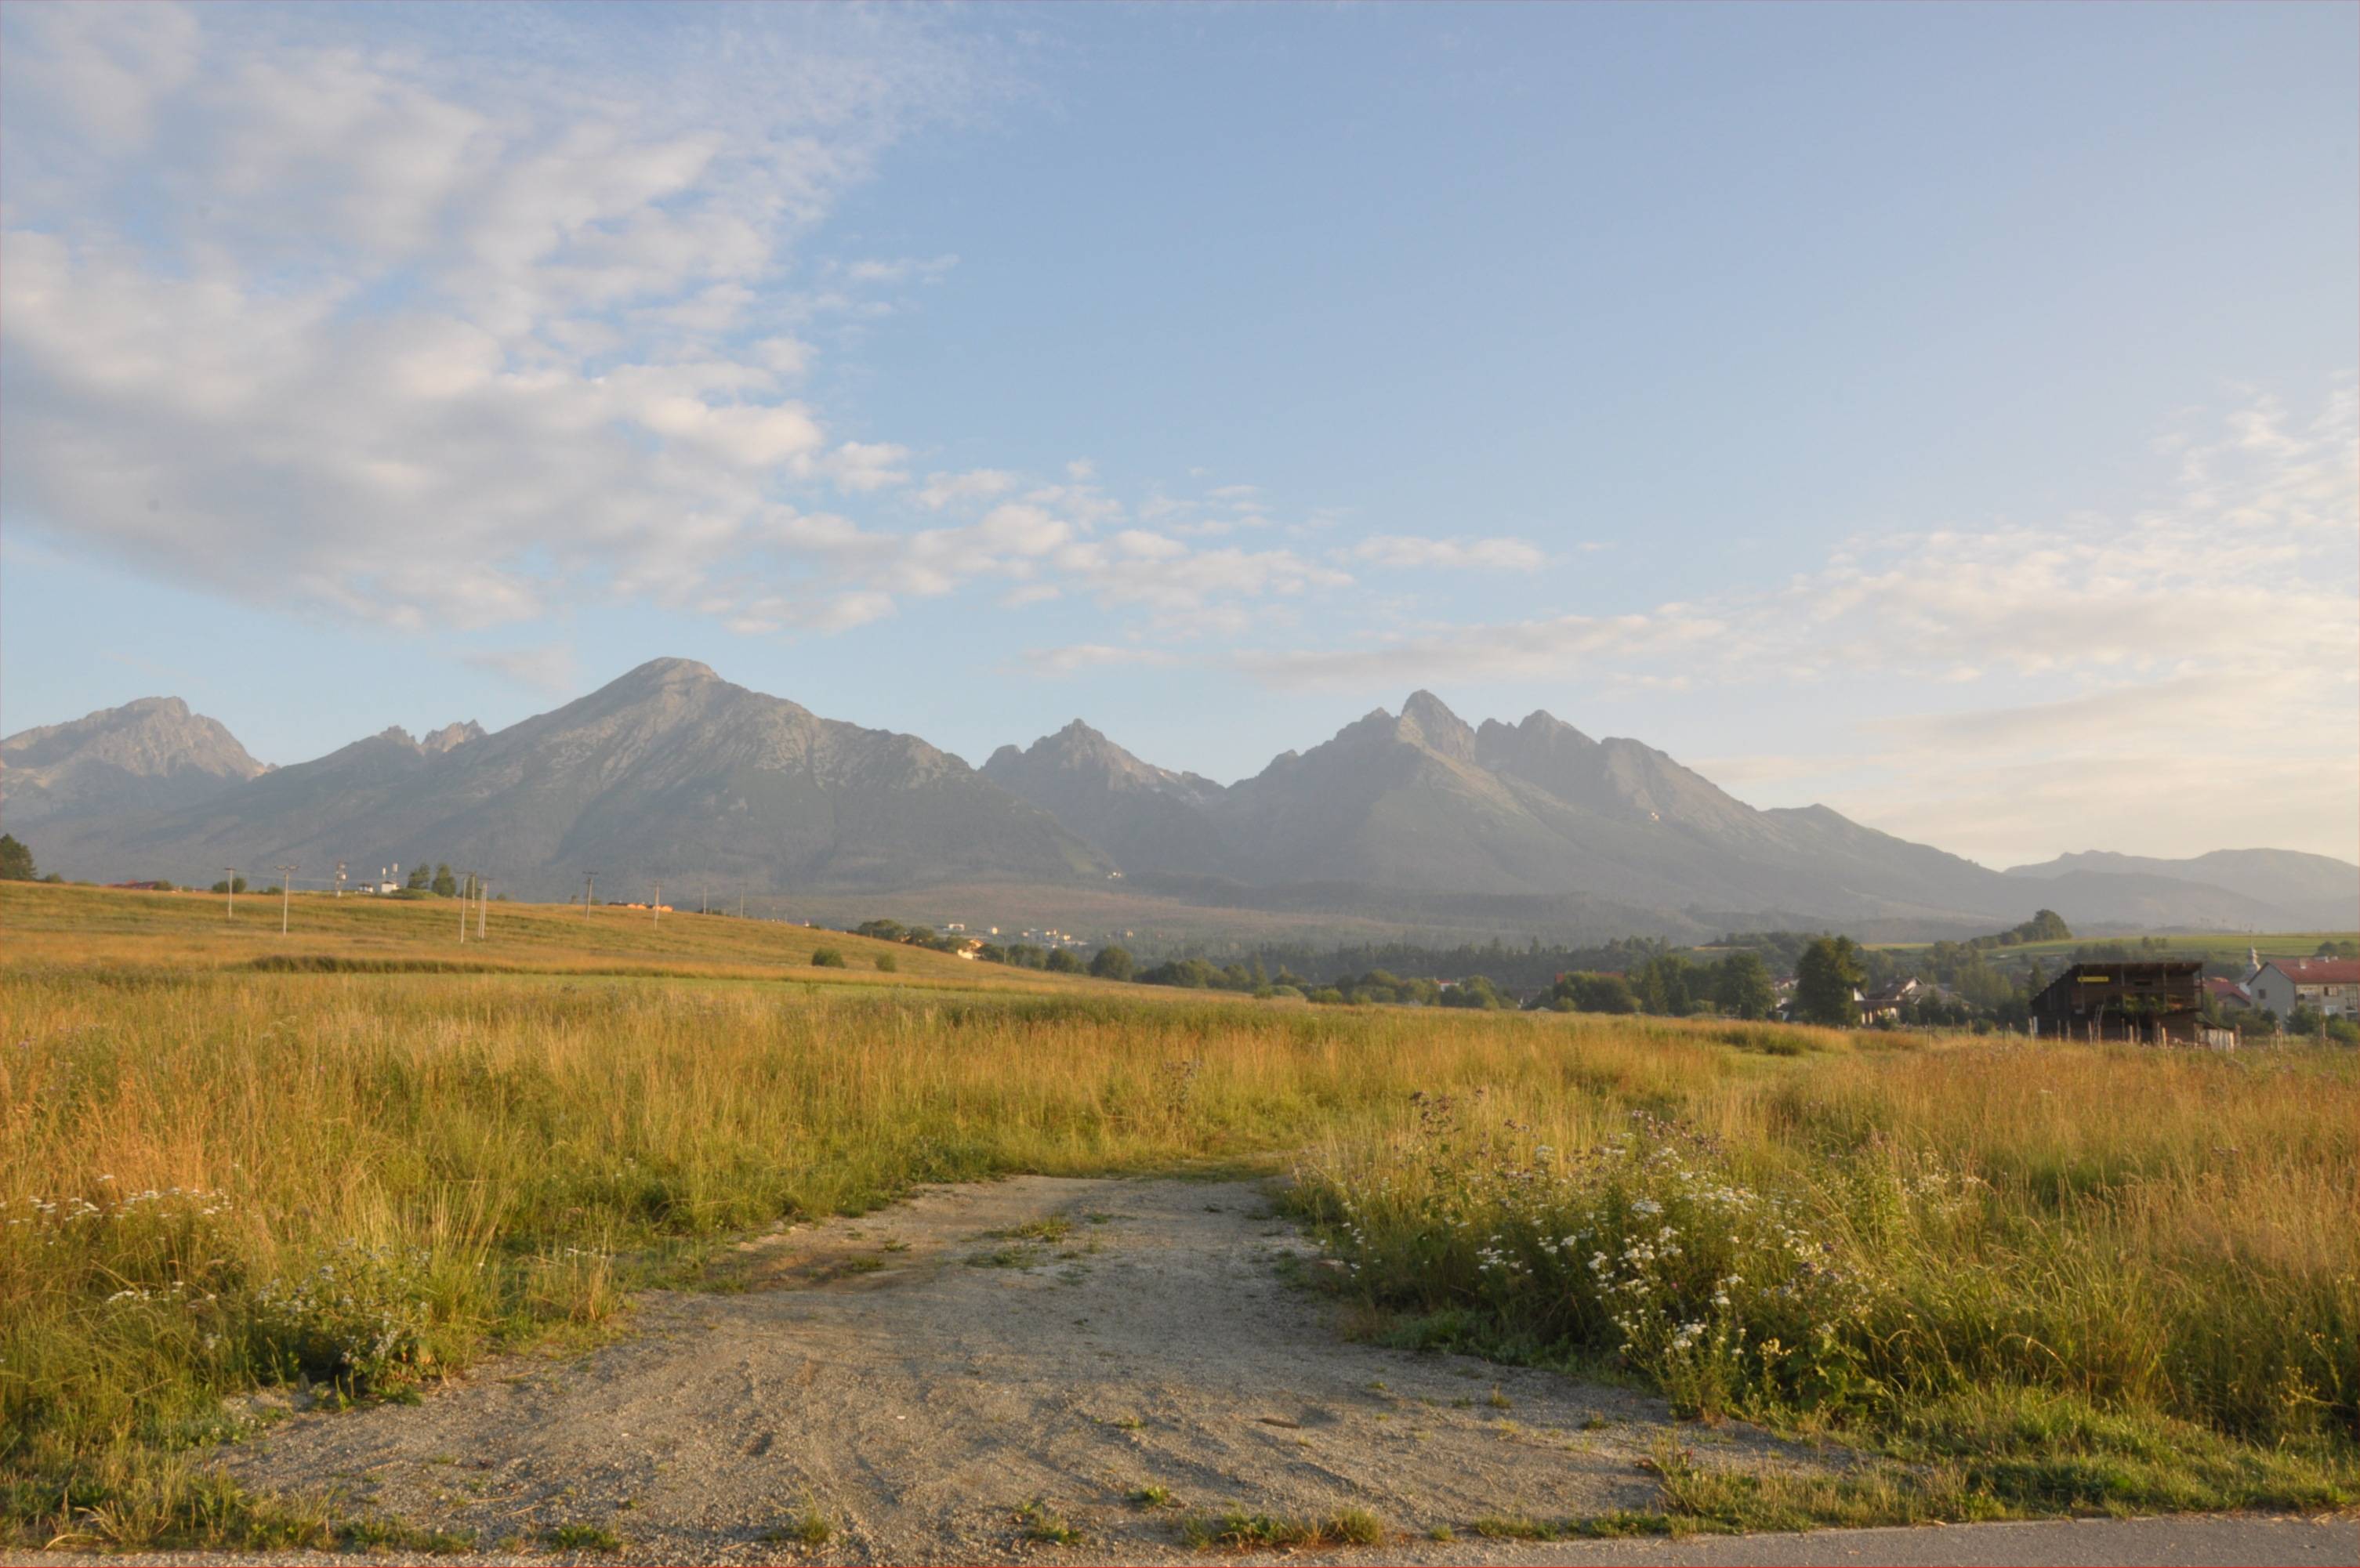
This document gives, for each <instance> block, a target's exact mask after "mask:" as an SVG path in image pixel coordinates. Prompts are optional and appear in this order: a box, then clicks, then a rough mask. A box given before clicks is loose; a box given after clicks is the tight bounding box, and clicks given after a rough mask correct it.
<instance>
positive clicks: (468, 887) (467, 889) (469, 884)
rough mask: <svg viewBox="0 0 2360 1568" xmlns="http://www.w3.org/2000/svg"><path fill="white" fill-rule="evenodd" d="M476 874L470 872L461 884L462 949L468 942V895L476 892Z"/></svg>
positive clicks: (460, 937)
mask: <svg viewBox="0 0 2360 1568" xmlns="http://www.w3.org/2000/svg"><path fill="white" fill-rule="evenodd" d="M474 890H475V873H474V872H472V871H470V872H468V873H466V874H465V876H464V877H462V878H461V880H460V883H459V944H460V945H461V946H462V947H464V946H465V945H466V942H467V895H468V894H469V893H471V892H473V891H474Z"/></svg>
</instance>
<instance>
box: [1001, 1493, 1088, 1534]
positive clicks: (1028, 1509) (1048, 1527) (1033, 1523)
mask: <svg viewBox="0 0 2360 1568" xmlns="http://www.w3.org/2000/svg"><path fill="white" fill-rule="evenodd" d="M1016 1522H1017V1523H1018V1524H1020V1525H1022V1526H1023V1527H1024V1539H1025V1540H1027V1541H1039V1542H1041V1543H1042V1544H1043V1545H1046V1546H1077V1545H1079V1544H1080V1543H1081V1539H1082V1532H1081V1531H1080V1530H1076V1529H1075V1528H1074V1526H1073V1525H1072V1524H1071V1523H1070V1522H1069V1521H1068V1520H1067V1519H1065V1516H1064V1515H1063V1514H1060V1513H1057V1512H1056V1511H1055V1510H1054V1509H1052V1508H1050V1507H1049V1505H1048V1504H1046V1503H1044V1502H1043V1501H1041V1500H1040V1499H1039V1498H1037V1497H1036V1498H1034V1499H1033V1500H1032V1501H1031V1502H1029V1503H1026V1504H1025V1505H1024V1506H1023V1507H1022V1508H1018V1509H1017V1510H1016Z"/></svg>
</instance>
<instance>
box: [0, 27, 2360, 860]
mask: <svg viewBox="0 0 2360 1568" xmlns="http://www.w3.org/2000/svg"><path fill="white" fill-rule="evenodd" d="M0 26H5V29H6V38H5V46H6V47H5V56H0V70H5V72H6V80H5V83H0V116H5V124H0V160H5V167H0V189H5V212H0V217H5V230H6V232H5V239H0V261H5V266H0V290H5V292H0V709H5V728H6V729H7V730H9V731H14V730H16V729H19V728H23V727H27V726H28V725H31V724H43V723H49V722H53V721H56V720H58V719H61V718H68V717H72V716H75V715H78V714H80V713H84V712H88V711H90V710H92V709H94V708H97V707H102V706H108V705H113V704H115V703H117V702H123V701H126V700H128V699H129V698H131V697H134V696H138V695H144V694H148V693H151V692H158V691H163V692H171V693H175V694H179V695H182V696H185V697H187V698H188V699H189V700H190V701H191V702H192V703H194V704H195V705H196V706H197V707H198V708H199V709H200V710H201V711H202V712H205V713H212V714H213V715H214V716H216V717H219V718H221V719H222V720H224V722H225V723H227V724H229V725H230V726H231V728H232V729H233V730H234V731H235V733H236V734H237V735H239V736H240V737H241V738H242V739H243V740H245V741H246V744H247V746H249V747H250V748H251V749H252V750H254V751H255V752H256V753H257V755H258V756H261V757H265V758H267V759H269V760H274V761H279V762H291V761H296V760H300V759H302V758H304V757H311V756H314V755H318V754H319V753H321V752H323V751H325V750H328V749H331V748H332V747H333V746H337V745H340V744H342V743H344V742H345V741H347V740H350V739H352V738H354V737H355V736H357V735H363V734H366V733H370V732H373V731H375V730H377V729H380V728H382V727H384V726H385V725H386V724H395V723H399V724H405V725H408V726H410V727H411V728H413V729H416V728H421V727H424V726H428V725H432V724H441V723H443V722H446V721H448V720H450V719H453V718H460V717H473V718H477V719H480V720H481V721H483V722H484V723H486V724H490V725H494V726H497V725H499V724H505V723H509V722H513V721H514V720H516V719H518V718H520V717H523V716H525V715H526V714H528V713H532V712H536V711H540V710H541V709H543V708H545V707H548V706H551V705H552V704H553V703H554V702H557V701H560V700H563V699H564V698H568V697H571V696H574V695H577V694H579V693H580V692H581V691H585V690H587V689H588V688H589V687H591V686H593V685H595V684H596V683H597V682H599V681H604V680H606V679H609V678H611V677H612V676H614V675H615V674H617V673H619V672H621V671H622V670H625V669H628V667H630V666H631V665H633V664H635V663H637V662H639V661H640V660H642V659H646V658H650V657H653V656H655V655H658V654H681V655H686V656H690V657H694V658H699V659H705V661H706V662H708V663H711V664H713V665H714V666H715V667H716V669H718V670H721V671H722V672H723V673H724V674H725V675H727V676H729V677H731V678H732V679H735V680H737V681H742V682H744V683H746V684H748V685H751V686H755V687H758V688H759V689H762V690H766V691H774V692H777V693H779V694H781V695H783V696H788V697H792V698H794V699H795V700H797V701H799V702H803V703H805V704H806V705H808V706H810V707H812V708H814V709H815V710H816V711H818V712H820V713H825V714H828V715H830V716H835V717H843V718H850V719H855V720H858V721H859V722H862V723H865V724H873V725H880V726H885V727H890V728H896V729H905V730H910V731H913V732H915V733H917V734H920V735H925V736H926V737H927V738H929V739H931V740H934V742H936V743H937V744H939V745H942V746H946V747H948V748H950V749H952V750H955V751H957V752H959V753H960V754H962V755H964V756H966V757H968V758H969V759H970V760H975V761H980V760H981V758H982V757H983V756H984V755H985V754H987V753H988V752H989V750H990V749H991V748H992V747H993V746H996V745H998V744H1000V743H1001V742H1002V741H1007V740H1015V741H1018V742H1025V741H1029V740H1031V739H1032V738H1033V737H1034V736H1036V735H1041V734H1043V733H1045V732H1046V731H1048V730H1051V729H1054V728H1055V727H1057V726H1058V725H1059V724H1063V723H1064V722H1065V720H1066V719H1068V718H1071V717H1073V716H1075V715H1076V714H1079V715H1083V716H1086V717H1087V718H1089V719H1090V720H1091V721H1092V722H1094V723H1096V724H1098V725H1099V726H1100V727H1101V728H1103V729H1105V730H1107V731H1108V732H1109V734H1110V735H1114V736H1115V738H1116V739H1118V740H1120V741H1121V742H1123V743H1124V744H1125V745H1127V746H1131V748H1132V749H1133V750H1135V751H1138V752H1139V753H1141V754H1142V756H1145V757H1149V758H1150V759H1151V760H1153V761H1157V762H1161V763H1164V764H1166V765H1168V766H1173V767H1182V768H1194V769H1196V770H1197V771H1200V772H1205V773H1208V774H1211V775H1213V776H1215V777H1218V778H1223V779H1229V778H1234V777H1237V776H1240V775H1241V774H1245V773H1250V772H1252V771H1256V770H1258V769H1259V768H1261V767H1262V765H1263V764H1264V763H1265V762H1266V761H1267V760H1268V759H1269V757H1271V756H1272V755H1273V754H1274V753H1276V752H1278V751H1280V750H1282V749H1284V748H1287V747H1290V746H1305V745H1308V744H1311V743H1312V742H1314V741H1316V740H1317V739H1319V738H1321V737H1323V736H1324V735H1327V734H1328V733H1330V732H1331V731H1332V730H1333V729H1335V728H1336V727H1338V725H1339V724H1342V723H1344V722H1346V721H1347V720H1349V719H1350V718H1351V717H1354V716H1356V715H1357V714H1358V713H1361V712H1365V711H1366V710H1367V709H1369V708H1371V707H1372V706H1376V705H1379V704H1381V703H1382V704H1385V705H1388V706H1392V705H1397V704H1398V703H1399V702H1400V700H1401V698H1402V697H1403V695H1404V694H1405V693H1406V692H1407V691H1410V690H1412V689H1414V688H1415V687H1418V686H1428V687H1431V688H1433V689H1434V690H1436V691H1438V692H1439V693H1440V694H1441V695H1443V696H1444V697H1445V698H1446V699H1447V700H1448V701H1449V702H1451V703H1452V704H1453V705H1454V706H1456V707H1458V708H1459V710H1460V712H1461V713H1465V714H1466V715H1467V716H1469V717H1470V718H1478V717H1482V716H1487V715H1496V716H1502V717H1510V718H1513V717H1517V716H1521V715H1522V714H1523V713H1526V712H1529V711H1530V710H1532V709H1533V708H1535V707H1546V708H1547V709H1549V710H1550V711H1552V712H1554V713H1557V714H1558V715H1559V716H1560V717H1563V718H1565V719H1568V721H1570V722H1572V723H1575V724H1579V725H1580V726H1582V727H1583V728H1585V729H1587V730H1590V732H1591V733H1593V734H1622V735H1638V736H1640V737H1642V738H1644V739H1646V740H1649V741H1651V742H1653V743H1654V744H1656V745H1659V746H1664V747H1665V748H1666V749H1667V750H1669V751H1671V752H1672V753H1673V754H1674V755H1676V756H1677V757H1680V758H1681V759H1682V760H1684V761H1688V762H1689V763H1691V764H1693V765H1695V766H1698V767H1699V768H1702V769H1703V770H1704V771H1706V772H1707V773H1708V775H1709V776H1710V777H1712V778H1714V779H1717V780H1718V781H1720V782H1721V783H1723V784H1724V785H1725V786H1727V787H1729V788H1730V789H1732V791H1733V792H1735V793H1737V794H1738V795H1739V796H1741V797H1742V798H1743V799H1746V800H1752V801H1754V802H1755V803H1757V804H1764V805H1774V804H1794V803H1801V802H1804V801H1808V800H1826V801H1828V802H1829V803H1830V804H1832V805H1835V806H1836V807H1838V808H1839V809H1841V810H1843V811H1848V812H1851V813H1852V814H1853V815H1855V816H1857V817H1859V818H1860V819H1861V820H1863V821H1864V822H1870V823H1871V824H1873V825H1875V826H1878V827H1882V828H1885V829H1887V830H1889V831H1893V832H1896V833H1904V834H1906V835H1907V836H1910V837H1914V838H1919V839H1924V840H1928V841H1929V842H1933V843H1937V844H1942V845H1943V846H1944V847H1947V848H1951V849H1956V850H1958V851H1960V852H1961V853H1965V854H1970V855H1975V856H1977V857H1978V858H1981V859H1984V860H1986V861H1988V862H1993V863H2001V864H2005V863H2008V862H2012V861H2015V860H2019V859H2028V858H2040V857H2045V856H2047V855H2053V854H2055V853H2058V852H2060V851H2063V850H2072V849H2082V848H2092V847H2095V848H2109V849H2121V850H2126V851H2132V852H2138V853H2150V854H2184V853H2195V852H2198V851H2201V850H2203V849H2207V848H2213V847H2221V846H2231V845H2245V844H2278V845H2283V846H2287V847H2296V848H2305V849H2313V850H2319V851H2323V852H2327V853H2333V854H2339V855H2353V854H2354V853H2355V834H2360V762H2355V746H2354V744H2353V742H2354V738H2355V725H2360V687H2355V652H2356V651H2360V607H2355V606H2360V523H2355V385H2354V370H2355V361H2360V319H2355V288H2354V284H2353V280H2354V278H2355V276H2360V197H2356V196H2355V192H2360V73H2355V67H2354V60H2355V58H2360V9H2355V8H2354V7H2351V6H2331V5H2289V6H2272V5H2220V6H2206V5H2177V6H2145V7H2129V6H2057V7H2041V6H2033V5H2022V6H2006V7H2002V6H1961V7H1942V6H1910V7H1868V6H1824V7H1785V6H1770V5H1748V6H1738V7H1727V8H1723V7H1715V6H1709V5H1677V6H1661V7H1632V8H1622V7H1615V6H1605V5H1590V6H1570V5H1568V6H1559V7H1547V6H1502V7H1489V6H1480V5H1453V6H1435V7H1424V6H1413V5H1381V6H1360V7H1335V8H1329V7H1311V6H1267V7H1209V6H1189V7H1171V8H1157V7H1144V6H1098V7H1090V6H1072V5H1059V6H1043V7H1031V8H1028V7H1016V6H997V7H996V6H976V7H967V8H959V9H941V8H890V7H879V8H868V9H852V8H841V9H817V8H807V7H781V8H774V9H760V8H725V9H717V10H697V9H694V8H679V7H662V8H653V9H627V8H607V7H600V8H589V9H563V8H555V9H552V8H506V7H489V6H486V7H469V8H456V7H440V6H421V7H416V8H411V9H397V8H389V7H372V8H368V9H350V10H347V9H332V8H325V7H322V8H314V9H310V10H273V9H247V8H236V7H226V6H214V7H202V8H197V9H193V10H180V9H175V8H172V7H169V6H162V5H158V6H150V7H139V8H120V7H100V6H78V5H44V4H38V3H30V4H19V5H12V6H10V7H8V8H7V10H6V12H5V15H0ZM2287 691H2296V692H2300V694H2301V696H2300V707H2301V716H2300V717H2297V718H2292V719H2290V716H2289V713H2288V711H2287V707H2286V703H2285V702H2284V701H2283V699H2282V698H2281V697H2279V696H2278V695H2277V694H2278V693H2283V692H2287Z"/></svg>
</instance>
